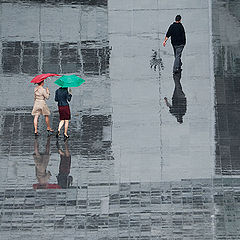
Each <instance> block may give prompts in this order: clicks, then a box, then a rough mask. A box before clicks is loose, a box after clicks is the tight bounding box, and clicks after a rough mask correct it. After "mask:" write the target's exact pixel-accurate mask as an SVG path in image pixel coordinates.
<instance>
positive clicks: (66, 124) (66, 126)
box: [64, 120, 69, 136]
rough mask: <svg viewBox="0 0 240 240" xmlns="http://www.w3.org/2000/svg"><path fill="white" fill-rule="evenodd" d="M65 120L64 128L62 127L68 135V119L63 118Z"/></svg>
mask: <svg viewBox="0 0 240 240" xmlns="http://www.w3.org/2000/svg"><path fill="white" fill-rule="evenodd" d="M64 121H65V129H64V134H65V135H66V136H68V134H67V131H68V125H69V120H64Z"/></svg>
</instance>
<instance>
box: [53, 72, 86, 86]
mask: <svg viewBox="0 0 240 240" xmlns="http://www.w3.org/2000/svg"><path fill="white" fill-rule="evenodd" d="M84 82H85V80H84V79H82V78H80V77H78V76H76V75H63V76H62V77H60V78H59V79H57V80H56V81H55V82H54V83H55V84H57V85H58V86H60V87H63V88H67V87H79V86H80V85H81V84H83V83H84Z"/></svg>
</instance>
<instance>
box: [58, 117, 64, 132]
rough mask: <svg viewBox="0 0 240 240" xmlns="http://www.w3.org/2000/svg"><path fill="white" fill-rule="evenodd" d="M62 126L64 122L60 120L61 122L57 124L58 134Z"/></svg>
mask: <svg viewBox="0 0 240 240" xmlns="http://www.w3.org/2000/svg"><path fill="white" fill-rule="evenodd" d="M63 124H64V120H61V121H60V122H59V125H58V132H60V130H61V128H62V126H63Z"/></svg>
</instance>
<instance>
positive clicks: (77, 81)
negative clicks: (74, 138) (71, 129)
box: [54, 75, 85, 141]
mask: <svg viewBox="0 0 240 240" xmlns="http://www.w3.org/2000/svg"><path fill="white" fill-rule="evenodd" d="M84 82H85V80H84V79H82V78H80V77H78V76H76V75H68V76H67V75H63V76H62V77H60V78H59V79H57V80H56V81H55V82H54V83H55V84H57V85H58V86H60V88H59V89H57V90H56V92H55V101H56V102H58V111H59V115H60V122H59V125H58V132H57V135H56V137H57V138H58V137H59V135H60V131H61V128H62V127H63V125H65V129H64V134H63V135H64V141H65V140H67V139H68V138H69V136H68V134H67V131H68V125H69V120H70V119H71V113H70V108H69V104H68V102H70V101H71V98H72V91H71V89H69V90H68V88H69V87H78V86H80V85H81V84H82V83H84Z"/></svg>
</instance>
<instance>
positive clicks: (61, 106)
mask: <svg viewBox="0 0 240 240" xmlns="http://www.w3.org/2000/svg"><path fill="white" fill-rule="evenodd" d="M71 99H72V91H71V89H69V90H68V88H67V87H60V88H59V89H57V90H56V92H55V101H56V102H58V112H59V118H60V122H59V125H58V131H57V134H56V137H57V138H58V137H59V135H60V131H61V128H62V127H63V125H65V126H64V133H63V136H64V141H66V140H67V139H68V138H69V136H68V134H67V131H68V125H69V120H70V119H71V113H70V107H69V103H68V102H70V101H71Z"/></svg>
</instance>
